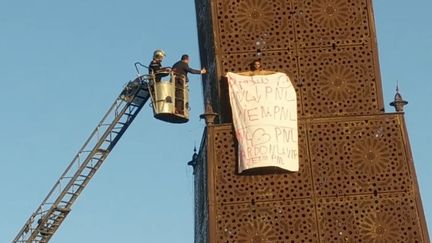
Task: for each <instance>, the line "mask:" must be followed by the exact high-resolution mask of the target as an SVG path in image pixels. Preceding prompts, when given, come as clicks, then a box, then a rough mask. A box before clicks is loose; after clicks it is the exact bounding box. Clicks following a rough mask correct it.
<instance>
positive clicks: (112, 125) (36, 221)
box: [13, 75, 150, 243]
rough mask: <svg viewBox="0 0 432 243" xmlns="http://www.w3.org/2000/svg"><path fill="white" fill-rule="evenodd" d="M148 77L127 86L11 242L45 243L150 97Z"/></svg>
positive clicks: (141, 77) (145, 76) (140, 77)
mask: <svg viewBox="0 0 432 243" xmlns="http://www.w3.org/2000/svg"><path fill="white" fill-rule="evenodd" d="M149 80H150V77H149V76H147V75H142V76H139V77H138V78H136V79H135V80H133V81H131V82H129V83H128V85H127V86H126V87H125V88H124V89H123V90H122V92H121V94H120V95H119V96H118V97H117V98H116V100H115V101H114V104H113V105H112V106H111V107H110V108H109V110H108V112H107V113H106V114H105V116H104V117H103V118H102V120H101V121H100V122H99V124H98V125H97V127H96V129H95V130H94V131H93V133H92V134H91V135H90V137H89V138H88V139H87V141H86V142H85V143H84V146H83V147H82V148H81V149H80V151H79V152H78V153H77V155H76V156H75V157H74V158H73V160H72V162H71V163H70V164H69V166H68V167H67V168H66V170H65V171H64V173H63V174H62V175H61V177H60V179H58V180H57V182H56V183H55V185H54V187H53V188H52V189H51V191H50V192H49V193H48V195H47V196H46V198H45V199H44V200H43V202H42V203H41V205H40V206H39V207H38V208H37V209H36V211H35V212H34V213H33V214H32V215H31V216H30V218H29V219H28V220H27V222H26V223H25V225H24V227H23V228H22V229H21V230H20V232H19V233H18V235H17V236H16V238H15V239H14V240H13V243H46V242H48V241H49V240H50V239H51V237H52V236H53V234H54V233H55V232H56V231H57V229H58V228H59V227H60V225H61V223H62V222H63V220H64V219H65V218H66V216H67V215H68V214H69V212H70V211H71V207H72V205H73V203H74V202H75V200H76V199H77V198H78V196H79V195H80V194H81V192H82V191H83V190H84V188H85V187H86V185H87V184H88V182H89V181H90V180H91V178H92V177H93V175H94V174H95V173H96V171H97V170H98V169H99V168H100V166H101V165H102V163H103V162H104V160H105V159H106V158H107V156H108V155H109V153H110V152H111V151H112V149H113V148H114V146H115V145H116V144H117V142H118V141H119V140H120V138H121V137H122V135H123V134H124V132H125V131H126V130H127V128H128V127H129V125H130V124H131V123H132V122H133V120H134V119H135V117H136V116H137V115H138V113H139V112H140V110H141V108H142V107H143V106H144V104H145V103H146V102H147V100H148V99H149V97H150V93H149V82H148V81H149Z"/></svg>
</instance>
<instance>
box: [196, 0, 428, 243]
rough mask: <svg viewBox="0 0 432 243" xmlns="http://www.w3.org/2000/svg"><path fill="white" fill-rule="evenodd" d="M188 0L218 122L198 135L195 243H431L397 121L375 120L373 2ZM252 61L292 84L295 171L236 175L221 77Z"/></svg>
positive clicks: (377, 83)
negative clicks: (200, 141)
mask: <svg viewBox="0 0 432 243" xmlns="http://www.w3.org/2000/svg"><path fill="white" fill-rule="evenodd" d="M195 2H196V7H197V19H198V33H199V39H200V42H199V43H200V50H201V62H202V63H203V65H204V66H206V67H208V69H209V74H208V75H207V76H205V77H206V80H205V82H204V94H205V96H206V97H210V99H211V101H212V106H213V109H214V110H215V111H216V112H218V113H219V115H220V120H219V123H227V124H220V125H216V126H208V127H207V130H206V132H205V139H206V141H205V143H203V144H204V145H203V147H202V148H201V154H202V155H205V156H202V160H203V161H202V162H201V163H200V164H198V165H197V167H196V171H200V173H199V174H196V181H195V183H196V184H198V185H200V184H201V183H204V184H205V185H206V186H207V187H206V186H201V187H200V190H197V191H196V192H197V196H196V197H197V198H198V199H200V200H201V201H200V202H201V203H200V204H199V207H197V208H196V210H198V211H200V212H197V214H196V216H198V217H201V218H199V219H197V220H199V222H204V223H205V225H206V227H207V226H208V228H206V229H208V231H205V232H204V231H202V229H203V228H202V227H201V228H197V226H196V229H197V231H196V232H195V233H196V237H195V240H196V242H199V243H202V242H211V243H213V242H217V243H222V242H224V243H231V242H233V243H234V242H239V243H240V242H244V243H246V242H272V243H276V242H277V243H279V242H280V243H297V242H326V243H327V242H343V243H346V242H389V243H390V242H391V243H394V242H400V243H402V242H404V243H405V242H426V243H427V242H429V239H428V235H427V229H426V224H425V220H424V213H423V211H422V206H421V201H420V196H419V191H418V186H417V182H416V176H415V171H414V166H413V161H412V157H411V152H410V148H409V143H408V136H407V134H406V129H405V124H404V120H403V116H402V114H398V115H394V114H393V115H386V114H384V109H383V98H382V90H381V78H380V72H379V64H378V53H377V45H376V39H375V26H374V20H373V11H372V2H371V0H273V1H262V0H215V1H212V0H195ZM257 58H260V59H261V61H262V63H263V65H264V68H265V69H267V70H274V71H281V72H284V73H287V74H288V75H289V77H290V78H291V81H292V82H293V84H294V86H295V88H296V92H297V101H298V117H299V120H300V121H299V156H300V170H299V172H295V173H274V172H271V173H259V174H258V173H250V174H249V175H245V174H238V172H237V159H238V158H237V152H238V151H237V144H236V139H235V135H234V131H233V128H232V125H231V124H229V123H230V122H231V114H230V112H231V111H230V109H229V100H228V99H229V98H228V95H227V93H228V90H227V85H226V79H225V78H224V76H225V74H226V72H228V71H230V72H242V71H246V70H249V65H250V63H251V62H252V61H253V60H255V59H257ZM207 166H208V168H207ZM203 194H205V195H203ZM203 200H208V204H205V203H203V202H204V201H203Z"/></svg>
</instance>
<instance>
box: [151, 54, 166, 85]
mask: <svg viewBox="0 0 432 243" xmlns="http://www.w3.org/2000/svg"><path fill="white" fill-rule="evenodd" d="M149 74H154V75H155V79H156V81H158V82H159V81H160V80H161V78H162V77H165V76H168V75H169V73H168V72H167V70H166V68H162V61H161V60H157V59H153V60H152V61H151V62H150V64H149Z"/></svg>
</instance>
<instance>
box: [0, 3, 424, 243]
mask: <svg viewBox="0 0 432 243" xmlns="http://www.w3.org/2000/svg"><path fill="white" fill-rule="evenodd" d="M374 6H375V18H376V23H377V31H378V43H379V55H380V64H381V71H382V79H383V87H384V98H385V102H386V110H387V111H392V108H390V107H389V106H388V105H387V104H388V103H389V102H390V101H391V100H392V99H393V96H394V89H395V85H396V82H397V81H399V85H400V89H401V93H402V95H403V97H404V98H405V99H406V100H408V101H409V102H410V103H409V105H408V106H407V107H406V120H407V123H408V130H409V135H410V142H411V146H412V151H413V154H414V162H415V166H416V170H417V176H418V181H419V184H420V188H421V192H422V200H423V205H424V208H425V212H426V214H427V218H428V221H429V225H430V226H429V228H431V227H432V193H431V192H430V189H427V186H428V185H429V184H431V183H432V179H431V176H430V174H431V173H432V163H431V160H430V155H429V152H430V146H431V141H432V132H431V131H430V126H431V125H430V124H432V115H431V113H430V110H431V108H430V103H431V97H432V84H431V83H432V78H431V77H432V45H431V44H432V30H431V28H430V26H429V25H430V23H432V15H431V14H430V13H429V12H430V10H431V9H432V2H431V1H430V0H418V1H416V2H415V5H412V4H409V3H407V2H406V1H402V0H394V1H383V0H375V1H374ZM156 48H163V49H164V50H165V51H166V52H167V54H168V55H167V57H166V59H165V63H166V64H167V65H171V64H172V63H174V62H175V61H177V60H178V59H179V57H180V55H181V54H183V53H189V54H190V56H191V58H192V59H191V66H192V67H195V68H199V67H200V63H199V54H198V43H197V34H196V23H195V7H194V1H192V0H187V1H186V0H181V1H179V0H177V1H174V0H171V1H168V0H158V1H146V0H144V1H143V0H125V1H102V0H93V1H83V0H76V1H54V0H41V1H25V2H23V1H6V0H0V112H1V114H2V115H1V119H0V127H1V129H2V132H1V138H2V139H0V166H1V167H0V185H2V187H1V190H0V193H1V194H0V195H1V197H0V198H1V200H0V242H11V241H12V239H13V238H14V237H15V235H16V234H17V233H18V231H19V229H20V228H21V227H22V226H23V224H24V222H25V221H26V220H27V218H28V217H29V216H30V214H31V213H32V212H33V211H34V210H35V209H36V207H37V206H38V205H39V203H40V202H41V201H42V199H43V198H44V197H45V196H46V193H47V192H48V191H49V189H50V188H51V187H52V186H53V183H54V182H55V181H56V180H57V179H58V177H59V175H60V174H61V173H62V172H63V170H64V169H65V168H66V165H67V164H68V163H69V161H70V160H71V159H72V157H73V156H74V155H75V153H76V152H77V151H78V149H79V148H80V147H81V145H82V143H83V142H84V140H85V139H86V138H87V137H88V136H89V135H90V132H91V131H92V130H93V129H94V127H95V126H96V124H97V122H98V121H99V120H100V118H101V117H102V115H103V114H104V113H105V112H106V110H107V108H108V107H109V106H110V105H111V103H112V102H113V100H114V98H115V96H116V95H117V94H118V93H119V92H120V90H121V88H122V87H123V85H124V84H125V83H126V82H127V81H128V80H129V79H131V78H133V77H135V71H134V68H133V65H132V64H133V63H134V62H135V61H137V60H140V61H143V62H145V63H147V62H149V61H150V57H151V53H152V51H153V50H154V49H156ZM191 94H192V95H191V100H192V111H191V121H190V122H189V123H187V124H184V125H172V124H168V123H163V122H160V121H158V120H155V119H153V118H152V113H151V110H150V108H149V107H148V106H146V108H145V110H143V111H142V112H141V114H140V115H139V117H138V118H137V120H135V122H134V124H133V125H132V126H131V127H130V128H129V130H128V131H127V133H126V134H125V135H124V137H123V138H122V140H121V141H120V142H119V144H118V145H117V147H116V149H115V150H114V151H113V152H112V153H111V155H110V156H109V158H108V159H107V160H106V162H105V163H104V165H103V166H102V168H101V170H100V171H99V172H98V174H97V175H96V176H95V177H94V179H93V180H92V181H91V182H90V184H89V186H88V187H87V188H86V190H85V191H84V192H83V194H82V195H81V197H80V198H79V199H78V201H77V202H76V203H75V205H74V207H73V210H72V213H71V214H70V215H69V216H68V218H67V220H66V221H65V222H64V223H63V225H62V226H61V228H60V229H59V231H58V232H57V234H56V235H55V236H54V237H53V239H52V242H61V243H76V242H80V243H95V242H106V243H114V242H115V243H118V242H152V243H159V242H160V243H166V242H181V243H183V242H184V243H189V242H193V176H192V170H191V169H190V168H188V167H187V166H186V162H187V161H189V160H190V158H191V156H192V152H193V151H192V150H193V147H194V145H195V144H197V145H199V143H200V140H201V136H202V130H203V122H202V121H200V120H199V118H198V116H199V114H201V113H202V110H203V107H202V95H201V79H200V77H199V76H197V75H196V76H191ZM431 235H432V234H431Z"/></svg>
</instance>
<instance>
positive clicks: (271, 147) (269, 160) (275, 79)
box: [227, 73, 299, 173]
mask: <svg viewBox="0 0 432 243" xmlns="http://www.w3.org/2000/svg"><path fill="white" fill-rule="evenodd" d="M227 77H228V84H229V95H230V101H231V108H232V113H233V122H234V129H235V132H236V136H237V140H238V142H239V149H238V151H239V173H241V172H242V171H244V170H247V169H251V168H258V167H268V166H275V167H279V168H281V169H285V170H289V171H298V169H299V157H298V128H297V99H296V92H295V89H294V87H293V85H292V83H291V81H290V79H289V78H288V76H287V75H286V74H284V73H273V74H269V75H254V76H246V75H239V74H235V73H228V74H227Z"/></svg>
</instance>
